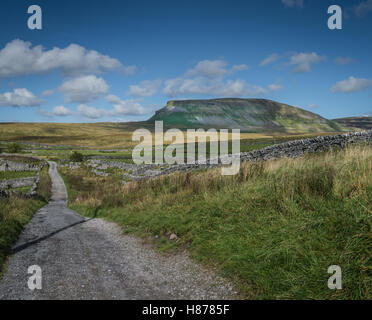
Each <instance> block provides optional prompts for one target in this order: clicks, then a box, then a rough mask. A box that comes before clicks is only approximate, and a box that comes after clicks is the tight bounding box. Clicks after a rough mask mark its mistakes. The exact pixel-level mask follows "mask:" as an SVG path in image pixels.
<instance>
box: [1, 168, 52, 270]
mask: <svg viewBox="0 0 372 320" xmlns="http://www.w3.org/2000/svg"><path fill="white" fill-rule="evenodd" d="M19 191H22V190H21V188H20V190H19ZM50 195H51V180H50V177H49V174H48V168H47V167H44V168H43V169H42V170H41V172H40V182H39V185H38V189H37V197H35V198H25V197H24V196H23V195H22V194H17V195H14V196H11V197H10V198H7V199H0V277H1V274H2V272H3V271H4V270H3V268H4V263H5V259H6V256H7V254H8V253H9V250H10V248H11V246H12V245H13V244H14V242H15V241H17V239H18V236H19V234H20V233H21V231H22V229H23V227H24V226H25V225H26V224H27V223H28V222H29V221H30V220H31V218H32V217H33V215H34V213H35V212H36V211H37V210H38V209H40V208H41V207H43V206H44V205H46V204H47V203H48V201H49V198H50Z"/></svg>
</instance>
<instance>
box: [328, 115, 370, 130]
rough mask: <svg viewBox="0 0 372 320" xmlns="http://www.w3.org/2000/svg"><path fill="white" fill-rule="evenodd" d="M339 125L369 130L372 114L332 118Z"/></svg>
mask: <svg viewBox="0 0 372 320" xmlns="http://www.w3.org/2000/svg"><path fill="white" fill-rule="evenodd" d="M333 121H334V122H337V123H338V124H340V125H343V126H348V127H351V128H356V129H364V130H371V129H372V116H371V117H350V118H341V119H334V120H333Z"/></svg>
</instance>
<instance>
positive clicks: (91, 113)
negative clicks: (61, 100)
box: [77, 104, 106, 119]
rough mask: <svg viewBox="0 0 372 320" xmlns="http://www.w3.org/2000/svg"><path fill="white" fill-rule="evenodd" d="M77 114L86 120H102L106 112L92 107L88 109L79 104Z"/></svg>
mask: <svg viewBox="0 0 372 320" xmlns="http://www.w3.org/2000/svg"><path fill="white" fill-rule="evenodd" d="M77 111H78V113H79V114H80V115H81V116H83V117H84V118H88V119H100V118H102V117H103V116H104V115H105V113H106V111H105V110H104V109H97V108H94V107H89V106H87V105H85V104H80V105H79V106H78V109H77Z"/></svg>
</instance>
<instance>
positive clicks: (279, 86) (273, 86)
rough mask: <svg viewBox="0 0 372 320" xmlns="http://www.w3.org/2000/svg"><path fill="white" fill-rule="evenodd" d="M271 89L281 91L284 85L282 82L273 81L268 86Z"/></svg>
mask: <svg viewBox="0 0 372 320" xmlns="http://www.w3.org/2000/svg"><path fill="white" fill-rule="evenodd" d="M268 88H269V90H270V91H280V90H283V89H284V87H283V86H282V85H281V84H278V83H273V84H270V85H269V86H268Z"/></svg>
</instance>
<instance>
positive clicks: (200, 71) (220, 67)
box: [185, 60, 248, 78]
mask: <svg viewBox="0 0 372 320" xmlns="http://www.w3.org/2000/svg"><path fill="white" fill-rule="evenodd" d="M227 65H228V63H227V62H226V61H224V60H203V61H200V62H198V63H197V64H196V66H195V67H194V68H192V69H190V70H188V71H187V72H186V74H185V76H186V77H190V76H200V77H206V78H216V77H221V76H225V75H227V74H231V73H234V72H236V71H243V70H247V69H248V66H247V65H245V64H240V65H233V66H232V67H230V68H227Z"/></svg>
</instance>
